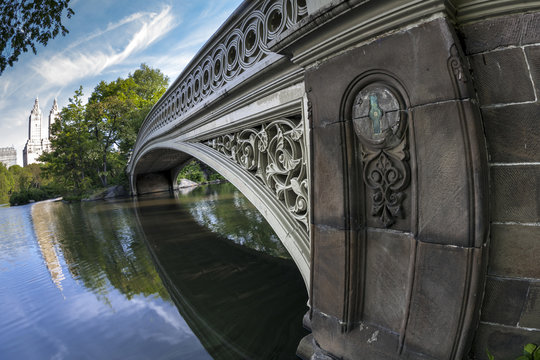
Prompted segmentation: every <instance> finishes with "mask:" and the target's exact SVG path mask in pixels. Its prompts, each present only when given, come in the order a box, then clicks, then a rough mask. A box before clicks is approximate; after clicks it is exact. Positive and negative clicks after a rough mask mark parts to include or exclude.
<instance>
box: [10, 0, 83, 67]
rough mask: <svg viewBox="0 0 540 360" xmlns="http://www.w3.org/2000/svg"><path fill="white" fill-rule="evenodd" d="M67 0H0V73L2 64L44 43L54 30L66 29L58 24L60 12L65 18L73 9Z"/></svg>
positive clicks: (63, 31) (14, 60)
mask: <svg viewBox="0 0 540 360" xmlns="http://www.w3.org/2000/svg"><path fill="white" fill-rule="evenodd" d="M69 1H70V0H12V1H9V0H2V1H0V75H1V74H2V73H3V72H4V70H5V69H6V67H7V66H8V65H9V66H13V63H15V62H16V61H17V59H18V58H19V55H21V53H22V52H27V51H28V49H29V48H30V49H32V52H33V53H34V54H36V53H37V50H36V45H37V44H42V45H43V46H46V45H47V43H48V42H49V40H50V39H53V38H55V37H56V36H57V35H58V34H62V36H65V35H66V34H67V33H68V32H69V31H68V30H67V29H66V27H65V26H64V25H63V24H62V14H63V13H64V10H65V11H66V16H67V18H71V16H72V15H74V14H75V13H74V12H73V10H72V9H71V8H70V7H69Z"/></svg>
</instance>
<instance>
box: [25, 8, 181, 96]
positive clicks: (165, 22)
mask: <svg viewBox="0 0 540 360" xmlns="http://www.w3.org/2000/svg"><path fill="white" fill-rule="evenodd" d="M135 20H138V21H141V22H142V24H141V26H140V27H139V28H138V30H137V31H136V32H135V33H134V34H133V35H132V36H131V38H130V40H129V42H128V44H127V45H126V46H125V47H124V48H123V49H122V50H121V51H115V50H113V49H112V46H111V45H110V43H102V44H101V48H100V49H95V50H92V49H91V48H90V47H86V49H85V50H81V51H66V52H62V53H61V54H58V55H56V56H53V57H52V58H49V59H43V60H41V61H37V62H36V64H35V65H33V66H32V68H33V69H34V70H35V71H36V73H37V74H39V75H41V76H42V77H43V78H44V79H45V80H46V81H45V84H47V86H48V87H52V86H65V85H67V84H70V83H73V82H74V81H76V80H79V79H82V78H86V77H89V76H95V75H98V74H100V73H102V72H103V71H104V70H105V69H107V68H109V67H111V66H113V65H116V64H120V63H122V62H123V61H125V60H126V59H127V58H128V57H129V56H131V55H133V54H135V53H137V52H140V51H142V50H144V49H145V48H147V47H148V46H150V45H151V44H152V43H154V42H155V41H156V40H158V39H159V38H161V37H162V36H164V35H165V34H167V33H168V32H169V31H171V30H172V29H173V28H174V27H175V26H176V24H175V22H174V16H173V15H172V13H171V7H170V6H167V7H165V8H163V10H162V11H161V12H160V13H136V14H133V15H131V16H128V17H126V18H124V19H123V20H121V21H120V22H119V23H116V24H112V25H109V26H108V27H107V29H108V30H106V31H103V32H101V33H99V34H97V35H96V34H94V35H91V36H90V37H88V38H87V41H90V40H91V39H94V38H95V37H97V36H101V37H103V35H104V34H105V33H106V32H111V31H113V30H114V29H116V28H118V27H119V26H121V25H122V24H126V23H128V22H133V21H135ZM112 35H113V34H111V36H112Z"/></svg>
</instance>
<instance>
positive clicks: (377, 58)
mask: <svg viewBox="0 0 540 360" xmlns="http://www.w3.org/2000/svg"><path fill="white" fill-rule="evenodd" d="M447 25H448V24H447V23H446V21H445V20H444V19H437V20H435V21H432V22H429V23H425V24H422V25H419V26H418V27H415V28H413V29H408V30H405V31H403V32H400V33H397V34H394V35H393V36H387V37H383V38H380V39H378V40H377V41H376V42H373V43H371V44H368V45H365V46H362V47H360V48H357V49H353V50H351V51H349V52H347V53H346V54H344V55H343V56H338V57H335V58H333V59H330V60H329V61H327V62H325V63H323V64H321V65H319V66H318V67H316V68H312V69H309V70H307V71H306V88H307V89H308V91H309V89H310V88H311V89H312V90H313V92H312V93H311V94H312V95H313V97H312V95H310V98H311V99H312V100H313V106H314V109H315V108H316V109H317V115H316V116H315V117H314V125H315V126H324V125H326V124H328V123H333V122H336V121H339V116H340V112H339V108H340V106H341V97H342V95H343V94H344V93H346V90H347V87H348V86H349V85H350V83H351V81H353V80H354V78H355V77H358V76H359V75H360V74H364V73H366V72H372V73H376V71H374V69H385V70H386V71H385V73H392V74H399V80H400V81H401V83H402V84H403V87H404V88H405V89H406V90H407V93H408V96H409V97H410V98H409V101H410V104H411V106H417V105H422V104H429V103H432V102H438V101H444V100H449V99H456V98H460V96H463V97H468V96H469V89H468V87H467V83H466V82H464V81H463V82H459V83H458V84H457V86H458V89H457V90H458V91H456V88H455V87H454V83H453V81H452V80H451V79H452V78H453V77H454V76H455V75H454V72H453V70H452V69H451V68H449V61H450V60H451V58H455V59H456V60H457V62H456V64H455V65H456V66H457V65H458V63H459V59H458V58H457V56H458V54H457V53H455V54H454V53H453V50H452V47H453V45H454V44H456V43H457V39H456V38H455V37H454V34H453V33H451V32H450V30H449V29H450V28H449V27H448V26H447ZM419 44H421V46H419ZM397 54H399V56H396V55H397ZM458 68H459V66H457V67H456V71H457V69H458ZM460 76H461V77H462V79H463V80H466V76H467V73H466V72H465V71H461V75H460ZM317 89H318V91H321V90H324V92H323V93H322V94H320V95H317V94H315V93H316V92H317ZM323 94H324V95H323ZM336 98H337V99H336ZM336 100H337V101H336ZM314 114H315V111H314Z"/></svg>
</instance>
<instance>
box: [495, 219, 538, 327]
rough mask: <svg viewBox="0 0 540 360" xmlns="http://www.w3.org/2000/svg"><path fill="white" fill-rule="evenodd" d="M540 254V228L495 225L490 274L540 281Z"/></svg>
mask: <svg viewBox="0 0 540 360" xmlns="http://www.w3.org/2000/svg"><path fill="white" fill-rule="evenodd" d="M539 254H540V226H522V225H501V224H494V225H492V227H491V251H490V258H489V265H488V266H489V270H488V271H489V273H490V274H493V275H499V276H508V277H524V278H536V279H540V261H539ZM539 327H540V324H539Z"/></svg>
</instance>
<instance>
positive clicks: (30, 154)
mask: <svg viewBox="0 0 540 360" xmlns="http://www.w3.org/2000/svg"><path fill="white" fill-rule="evenodd" d="M58 114H59V111H58V103H57V101H56V98H55V99H54V103H53V106H52V108H51V110H50V111H49V117H48V123H47V127H46V129H45V136H43V134H42V122H43V114H42V111H41V109H40V108H39V99H38V98H37V97H36V100H35V102H34V107H33V108H32V111H31V112H30V116H29V117H28V140H27V141H26V145H25V146H24V150H23V166H26V165H28V164H33V163H37V162H39V161H38V160H37V159H38V158H39V157H40V156H41V154H43V152H46V151H50V150H51V141H50V137H51V125H52V124H53V123H54V122H55V121H56V119H57V118H58Z"/></svg>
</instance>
